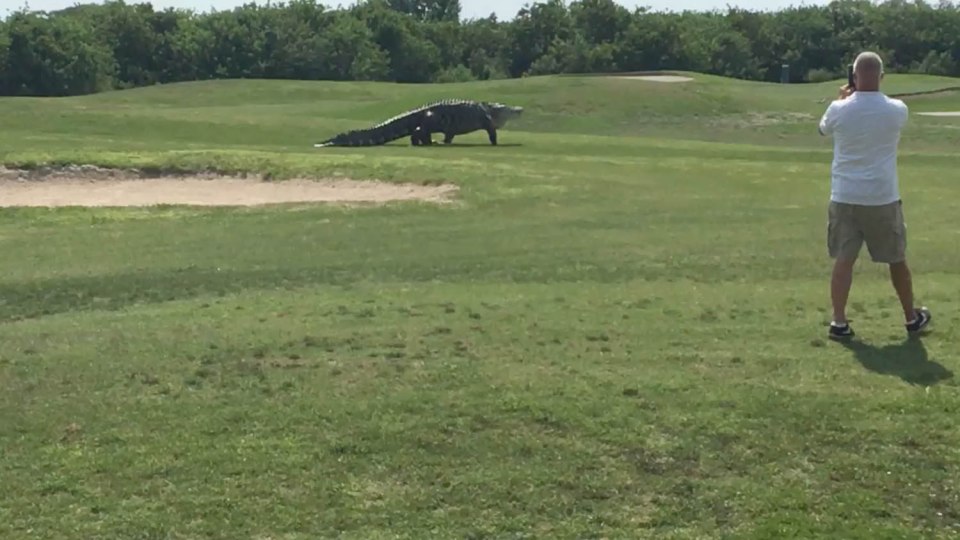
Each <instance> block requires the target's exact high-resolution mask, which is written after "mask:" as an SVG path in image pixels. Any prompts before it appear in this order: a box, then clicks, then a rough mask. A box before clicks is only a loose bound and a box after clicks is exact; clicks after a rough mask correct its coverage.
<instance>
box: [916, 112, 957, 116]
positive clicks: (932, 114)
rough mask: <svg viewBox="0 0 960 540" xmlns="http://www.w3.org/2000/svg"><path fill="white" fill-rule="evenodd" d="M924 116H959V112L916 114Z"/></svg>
mask: <svg viewBox="0 0 960 540" xmlns="http://www.w3.org/2000/svg"><path fill="white" fill-rule="evenodd" d="M917 114H922V115H924V116H960V111H943V112H918V113H917Z"/></svg>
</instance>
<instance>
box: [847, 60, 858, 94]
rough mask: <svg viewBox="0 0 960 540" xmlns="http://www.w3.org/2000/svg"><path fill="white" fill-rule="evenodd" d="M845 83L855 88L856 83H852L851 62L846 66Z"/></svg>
mask: <svg viewBox="0 0 960 540" xmlns="http://www.w3.org/2000/svg"><path fill="white" fill-rule="evenodd" d="M847 85H848V86H850V88H851V89H853V90H856V89H857V85H856V84H854V83H853V64H850V65H849V66H847Z"/></svg>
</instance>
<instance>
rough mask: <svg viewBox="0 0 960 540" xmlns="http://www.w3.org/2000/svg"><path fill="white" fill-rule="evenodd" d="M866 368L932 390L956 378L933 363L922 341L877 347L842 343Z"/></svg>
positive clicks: (909, 339)
mask: <svg viewBox="0 0 960 540" xmlns="http://www.w3.org/2000/svg"><path fill="white" fill-rule="evenodd" d="M842 345H843V346H844V347H846V348H847V349H849V350H850V351H851V352H853V355H854V356H855V357H856V359H857V361H858V362H860V364H861V365H863V367H864V368H866V369H868V370H870V371H873V372H874V373H880V374H882V375H896V376H898V377H900V378H901V379H903V380H904V381H905V382H908V383H910V384H917V385H922V386H932V385H934V384H937V383H939V382H942V381H945V380H947V379H950V378H951V377H953V373H952V372H951V371H950V370H948V369H947V368H945V367H943V366H942V365H940V364H939V363H937V362H935V361H933V360H930V358H929V355H928V354H927V349H926V347H925V346H924V345H923V341H922V340H921V339H919V338H907V339H905V340H904V341H902V342H900V343H896V344H891V345H884V346H883V347H877V346H874V345H869V344H867V343H863V342H862V341H848V342H843V343H842Z"/></svg>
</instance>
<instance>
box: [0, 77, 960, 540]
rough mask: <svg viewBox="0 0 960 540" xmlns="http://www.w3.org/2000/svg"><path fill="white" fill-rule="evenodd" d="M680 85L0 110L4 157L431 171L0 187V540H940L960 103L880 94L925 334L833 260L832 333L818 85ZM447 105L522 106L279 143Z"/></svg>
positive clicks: (576, 84) (266, 87)
mask: <svg viewBox="0 0 960 540" xmlns="http://www.w3.org/2000/svg"><path fill="white" fill-rule="evenodd" d="M695 77H696V78H697V80H696V82H694V83H689V84H682V85H670V84H653V83H643V82H639V81H630V80H617V79H608V78H597V77H543V78H530V79H524V80H515V81H498V82H486V83H472V84H462V85H444V86H441V85H437V86H403V85H388V84H370V83H363V84H361V83H316V82H286V81H220V82H204V83H191V84H180V85H170V86H158V87H152V88H143V89H137V90H130V91H124V92H113V93H105V94H98V95H92V96H84V97H76V98H68V99H49V100H41V99H3V100H0V118H2V119H3V129H2V130H0V161H2V162H3V163H5V164H7V165H8V166H27V167H32V166H38V165H41V164H44V163H46V164H57V163H60V164H63V163H91V164H97V165H102V166H113V167H130V166H135V167H149V168H156V169H179V170H191V169H213V170H221V171H259V172H269V173H270V174H272V175H274V176H275V177H276V178H277V179H278V181H279V180H282V179H283V178H286V177H290V176H297V175H317V176H324V175H332V174H341V175H346V176H352V177H357V178H380V179H385V180H390V181H416V182H439V181H450V182H455V183H457V184H459V185H460V186H461V188H462V189H461V192H460V195H459V196H460V198H461V201H460V204H457V205H448V206H435V205H431V204H416V203H397V204H389V205H385V206H377V207H365V208H348V207H340V206H322V205H321V206H314V205H289V206H282V207H264V208H246V209H228V208H219V209H201V208H186V207H175V206H173V207H171V206H164V207H158V208H148V209H116V208H98V209H91V208H61V209H3V210H0V250H2V253H3V257H2V258H0V321H2V322H0V485H2V486H3V491H2V495H0V538H4V539H7V538H9V539H20V538H24V539H28V538H29V539H47V538H50V539H53V538H57V539H60V538H110V539H113V538H118V539H120V538H122V539H129V538H157V539H159V538H164V539H166V538H176V539H187V538H189V539H194V538H218V539H219V538H223V539H240V538H249V539H268V538H271V539H281V538H282V539H294V538H296V539H300V538H303V539H306V538H310V539H313V538H333V537H337V538H351V539H353V538H355V539H378V538H417V539H420V538H498V539H500V538H657V539H661V538H753V539H764V540H766V539H770V538H787V537H791V538H864V539H871V540H873V539H877V538H891V539H892V538H896V539H903V538H949V537H953V536H955V535H957V534H958V533H960V485H958V481H957V478H958V476H957V470H958V467H960V451H958V448H960V430H958V429H956V426H955V424H956V419H957V415H958V414H960V398H958V393H957V390H958V382H957V378H956V377H955V376H954V373H955V372H956V371H957V370H958V369H960V361H958V359H957V358H958V357H957V355H956V343H957V340H958V338H960V332H958V331H957V330H956V329H955V328H956V323H957V322H960V315H958V314H957V312H956V309H955V307H956V301H955V298H956V291H957V290H958V288H960V274H958V271H957V268H960V251H958V250H957V249H956V246H957V243H958V240H960V233H958V230H957V227H956V224H955V221H956V219H955V216H956V215H957V212H958V210H960V203H958V202H957V198H956V196H955V193H956V186H955V177H956V163H957V161H956V160H957V158H956V148H957V147H958V144H960V120H958V119H955V118H954V119H950V118H930V117H923V116H920V115H913V116H912V117H911V120H910V124H909V127H908V129H907V130H906V132H905V133H904V140H903V151H902V155H901V156H902V157H901V172H900V174H901V182H902V191H903V195H904V198H905V201H906V202H905V205H906V206H905V210H906V213H907V219H908V226H909V230H910V248H909V249H910V257H911V260H912V261H913V263H912V264H913V267H914V272H915V274H914V282H915V287H916V289H917V292H918V295H919V297H920V300H921V301H922V302H923V303H926V304H927V305H929V306H930V307H931V308H932V309H933V312H934V317H935V326H936V328H935V330H934V333H932V334H931V335H930V336H928V337H926V338H924V339H923V340H920V341H907V340H905V339H904V337H903V335H902V331H901V328H902V327H901V326H900V320H899V318H900V316H899V315H898V309H897V306H896V301H895V298H894V296H893V292H892V289H891V287H890V286H889V284H888V282H887V280H886V279H887V278H886V275H885V270H884V269H883V268H882V267H880V266H877V265H873V264H871V263H869V262H868V261H864V262H863V263H861V264H860V266H859V267H858V269H857V275H856V278H855V283H854V290H853V293H852V297H851V314H852V317H853V318H854V324H855V326H856V329H857V331H858V333H859V334H860V340H859V341H858V343H857V344H854V345H851V346H842V345H839V344H834V343H831V342H827V341H826V340H825V339H824V336H825V330H826V329H825V326H824V325H825V324H826V323H827V322H828V320H829V313H828V310H827V307H828V304H829V299H828V296H827V295H828V288H827V285H828V284H827V279H828V273H829V261H828V260H827V258H826V254H825V247H824V240H825V219H826V207H825V203H826V199H827V196H828V190H829V162H830V157H831V144H830V141H829V140H826V139H823V138H821V137H819V136H818V135H817V134H816V123H817V120H818V119H819V115H820V114H821V113H822V111H823V109H824V108H825V107H826V103H825V102H822V101H821V100H823V99H830V98H832V96H833V95H834V94H835V89H836V87H837V83H836V82H834V83H827V84H822V85H802V86H801V85H797V86H781V85H775V84H758V83H748V82H742V81H731V80H724V79H720V78H717V77H709V76H702V75H695ZM887 83H888V87H887V88H888V89H889V91H891V92H909V91H919V90H929V89H935V88H943V87H948V86H956V85H957V81H956V80H950V79H936V78H928V77H914V76H897V75H892V76H890V77H889V78H888V81H887ZM445 96H450V97H473V98H488V99H495V100H498V101H504V102H507V103H510V104H519V105H522V106H524V107H525V108H526V112H525V114H524V117H523V118H522V119H520V120H519V121H517V122H514V123H511V124H510V125H508V127H507V129H506V130H504V131H502V132H501V133H500V141H501V143H502V146H499V147H490V146H489V145H488V144H487V142H486V137H485V135H484V134H482V133H475V134H472V135H468V136H463V137H460V138H458V139H457V144H455V145H454V146H453V147H447V148H445V147H437V148H412V147H410V146H408V145H407V143H406V141H399V142H398V143H396V144H393V145H389V146H386V147H381V148H369V149H322V150H317V149H314V148H312V144H313V142H314V141H317V140H320V139H322V138H325V137H327V136H329V135H332V134H334V133H336V132H337V131H339V130H342V129H348V128H352V127H359V126H363V125H367V124H369V123H372V122H377V121H380V120H382V119H383V118H386V117H389V116H392V115H394V114H396V113H398V112H400V111H401V110H403V109H404V108H406V107H409V106H414V105H419V104H420V103H422V102H425V101H428V100H430V99H434V98H439V97H445ZM958 96H960V94H957V93H950V92H946V93H942V94H932V95H924V96H916V97H911V98H905V99H906V101H907V103H908V105H909V106H910V108H911V110H912V111H914V112H917V111H923V110H927V111H932V110H956V109H960V97H958Z"/></svg>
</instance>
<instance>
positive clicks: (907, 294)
mask: <svg viewBox="0 0 960 540" xmlns="http://www.w3.org/2000/svg"><path fill="white" fill-rule="evenodd" d="M890 281H892V282H893V288H894V289H895V290H896V291H897V298H899V299H900V305H901V306H902V307H903V316H904V319H905V320H906V322H908V323H909V322H911V321H913V320H914V319H915V318H916V316H917V312H916V306H914V305H913V279H912V277H911V275H910V267H909V266H908V265H907V261H902V262H898V263H893V264H891V265H890Z"/></svg>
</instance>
